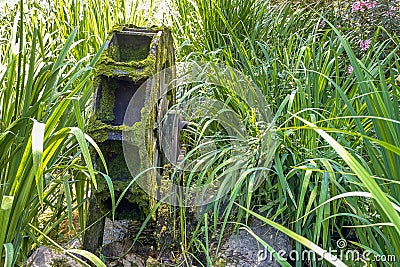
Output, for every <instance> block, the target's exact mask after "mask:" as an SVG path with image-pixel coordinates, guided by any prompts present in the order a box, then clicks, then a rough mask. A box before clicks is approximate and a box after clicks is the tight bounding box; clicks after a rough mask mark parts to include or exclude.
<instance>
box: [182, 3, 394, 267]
mask: <svg viewBox="0 0 400 267" xmlns="http://www.w3.org/2000/svg"><path fill="white" fill-rule="evenodd" d="M239 2H240V1H230V2H229V3H225V2H223V1H211V2H207V3H210V4H209V5H208V4H206V3H204V2H203V1H179V3H177V7H178V11H179V17H177V18H176V20H175V23H176V24H177V25H176V27H175V30H176V32H175V34H176V36H177V40H180V44H181V46H180V47H181V50H179V52H180V54H179V55H180V57H181V58H182V59H185V60H203V61H213V62H223V63H225V64H227V65H229V66H234V67H236V68H238V69H239V70H241V71H242V72H244V73H245V74H247V75H248V77H250V78H251V79H252V80H253V82H254V83H255V84H257V85H258V86H259V88H260V90H261V91H262V92H263V94H264V97H265V101H266V103H267V104H268V106H269V108H270V109H271V110H272V111H273V114H274V117H273V121H274V122H275V125H276V129H275V130H276V133H277V135H278V136H279V140H280V141H279V147H278V149H277V150H276V153H275V157H274V163H273V168H272V170H271V172H270V174H269V175H268V177H267V179H266V182H265V183H264V184H263V186H261V187H260V188H259V189H258V190H257V191H256V192H252V191H251V190H250V188H249V183H248V182H247V183H246V182H244V183H240V184H237V186H238V188H235V189H234V190H233V192H236V193H233V194H231V196H230V197H231V199H230V203H234V202H235V203H237V204H238V205H240V207H244V208H243V209H242V208H241V209H240V210H239V211H243V210H246V212H250V210H255V211H257V210H258V211H257V212H262V213H263V214H268V217H269V219H270V220H275V221H277V222H279V224H280V225H283V226H285V227H286V230H285V229H284V228H282V227H281V226H279V227H277V228H278V229H279V230H281V231H284V232H285V233H286V234H288V235H289V236H290V237H292V238H293V240H296V241H297V242H293V244H294V246H295V248H296V250H297V251H298V252H299V255H301V254H302V252H303V250H304V249H306V248H307V247H308V248H309V246H307V244H305V243H304V242H303V243H302V242H300V241H299V239H298V235H300V236H302V237H305V238H306V239H307V240H308V242H310V243H312V244H317V245H318V246H319V248H322V249H324V250H329V249H330V248H331V249H337V244H336V241H337V240H339V239H340V238H344V239H346V240H347V241H348V246H349V247H348V248H349V249H351V248H357V249H359V250H362V251H368V254H369V255H371V258H372V257H373V256H375V255H395V256H396V257H397V258H398V257H399V256H400V251H399V250H398V247H399V244H398V240H399V234H400V232H399V229H398V225H399V223H400V221H399V214H398V212H399V198H398V196H399V194H398V190H399V180H398V177H399V173H398V170H399V164H400V161H399V160H400V158H399V148H400V143H399V140H400V139H399V136H398V133H399V132H400V131H399V122H400V121H399V119H400V118H399V80H398V79H399V78H398V77H399V71H400V70H399V63H398V62H399V51H398V49H399V38H398V36H396V35H395V34H391V33H388V32H386V31H385V29H384V28H382V27H378V26H377V27H375V34H374V35H373V37H372V39H371V43H370V45H369V47H367V48H363V47H360V44H359V43H358V40H354V38H353V37H352V36H353V34H354V31H355V30H356V29H354V30H353V31H352V30H351V28H350V29H349V28H343V27H342V26H341V25H339V24H338V22H339V21H340V18H338V17H337V16H335V14H337V13H335V12H331V11H330V9H329V8H327V6H325V7H324V9H318V10H314V9H313V8H310V6H309V5H303V6H300V7H299V6H297V5H296V4H292V3H279V4H276V5H266V4H264V3H262V2H261V1H251V5H252V6H256V7H257V8H258V9H257V12H252V13H251V14H250V16H254V17H252V18H253V19H247V20H242V19H241V17H240V16H235V18H234V19H232V18H231V17H229V16H227V15H226V14H225V13H224V11H225V12H226V11H227V10H234V12H238V11H236V10H240V9H241V7H242V6H243V5H241V4H240V3H239ZM246 2H247V1H246ZM249 2H250V1H249ZM249 5H250V4H249ZM222 10H224V11H222ZM234 12H232V13H234ZM239 13H240V12H239ZM235 19H236V20H235ZM255 21H257V22H255ZM238 25H240V27H238ZM257 26H259V27H262V29H259V28H257ZM370 26H371V27H373V25H370ZM245 29H254V32H255V33H256V34H253V31H251V30H245ZM383 31H385V34H388V35H387V36H388V37H387V38H386V39H385V40H384V41H383V42H382V41H378V40H380V38H381V36H382V35H381V34H380V33H381V32H383ZM194 33H198V34H194ZM215 36H219V38H217V37H215ZM220 36H223V38H222V37H220ZM208 43H213V45H214V46H213V48H211V49H210V46H208ZM221 95H223V96H224V97H225V99H231V98H235V96H232V95H229V94H225V93H224V92H223V91H222V93H221ZM210 97H212V98H216V97H217V98H218V97H220V96H219V95H218V94H215V95H210ZM240 102H241V100H239V99H235V100H230V103H232V104H231V105H236V104H237V103H240ZM238 105H239V106H237V107H236V108H235V107H234V109H235V110H239V109H240V108H239V107H241V106H243V103H242V104H238ZM249 151H250V147H249ZM254 158H256V155H254ZM226 160H229V157H227V159H226ZM220 164H221V165H220V167H216V168H223V167H222V166H223V165H224V164H225V161H222V162H221V163H220ZM246 180H247V181H250V180H251V175H250V173H248V177H246V178H245V181H246ZM249 198H250V199H251V205H250V206H249V204H248V202H249ZM218 205H219V204H214V206H218ZM232 207H234V205H228V207H227V208H226V209H225V216H224V217H223V218H222V219H221V218H218V216H215V217H214V218H215V221H214V222H213V223H208V224H207V226H208V228H209V229H208V231H207V232H208V233H210V232H212V233H214V234H217V235H218V234H219V235H220V236H219V240H220V241H221V239H223V231H221V227H222V230H223V229H224V226H225V225H226V224H227V223H228V222H231V223H232V222H233V223H240V222H245V221H243V219H244V218H246V216H242V215H241V213H240V212H239V211H236V212H234V213H233V214H234V216H232V214H231V216H229V215H228V214H229V213H230V212H232V211H233V210H234V209H233V208H232ZM246 207H247V208H246ZM238 212H239V213H238ZM270 220H268V221H266V222H267V223H268V222H270ZM221 222H222V224H221ZM202 223H203V221H202V220H200V224H202ZM275 226H276V225H275ZM198 229H204V227H203V226H202V227H200V226H199V227H198ZM289 229H291V231H289ZM203 235H204V233H202V232H201V230H199V233H197V234H196V235H194V237H199V236H203ZM195 240H196V241H195V243H201V244H202V245H201V246H197V247H196V249H199V250H202V249H201V248H203V250H204V251H206V250H207V249H208V248H207V247H206V245H205V244H204V241H202V240H201V239H198V238H195ZM319 248H315V250H316V251H318V250H319ZM204 253H206V252H204ZM347 263H348V264H349V263H350V261H348V262H347ZM371 263H372V262H371ZM303 264H309V265H312V266H317V265H318V266H319V265H321V264H322V265H325V264H327V262H317V261H312V260H309V261H307V260H305V261H303V262H302V261H301V259H300V260H298V261H297V262H296V266H303ZM337 264H339V262H337ZM372 264H377V265H379V264H383V265H385V266H391V265H392V264H397V262H386V263H382V262H381V263H376V262H375V263H372Z"/></svg>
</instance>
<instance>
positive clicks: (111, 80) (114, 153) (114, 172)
mask: <svg viewBox="0 0 400 267" xmlns="http://www.w3.org/2000/svg"><path fill="white" fill-rule="evenodd" d="M126 27H129V28H133V27H134V26H133V25H128V26H119V27H117V28H114V29H113V31H112V34H110V36H109V38H108V42H109V45H108V47H107V48H106V49H105V50H104V51H103V53H102V54H101V56H100V58H99V60H98V62H97V64H96V66H95V72H96V75H97V80H96V81H95V82H96V84H97V85H98V86H97V87H98V88H100V86H101V95H98V97H100V99H99V101H100V103H98V104H99V105H98V108H97V109H96V111H95V113H94V115H93V116H92V118H91V119H90V120H89V123H88V129H87V132H88V134H89V135H90V136H91V137H92V138H93V139H94V140H95V141H96V142H97V144H98V145H99V147H100V148H101V150H102V153H103V154H104V156H105V158H106V161H107V167H108V170H109V176H110V177H111V179H112V180H113V186H114V191H115V195H116V198H117V199H118V197H119V196H120V195H121V193H122V192H123V191H124V190H125V188H126V187H127V186H128V184H129V183H130V181H131V180H132V179H133V178H132V175H131V174H130V172H129V170H128V168H127V166H126V162H125V158H124V154H123V151H122V145H116V143H113V142H117V141H110V140H108V137H109V134H110V132H124V133H129V134H128V135H127V136H129V137H128V139H129V140H126V141H127V142H128V143H130V144H131V145H132V146H134V147H136V148H137V153H136V154H137V155H138V157H139V160H136V161H135V162H140V163H139V165H140V166H138V169H140V170H144V169H147V168H148V167H149V166H150V165H151V164H150V163H152V162H153V159H154V151H153V150H154V148H153V144H154V140H153V138H154V136H153V127H154V124H155V121H156V109H155V108H154V107H153V106H150V105H148V104H146V105H145V106H144V107H143V108H142V110H141V118H142V121H140V122H136V123H135V124H133V125H132V126H126V125H120V126H113V125H110V124H107V122H111V121H113V120H114V119H115V118H114V106H115V94H114V92H115V90H116V89H117V86H118V85H117V83H116V80H115V78H123V79H127V78H129V80H131V81H132V83H135V82H138V81H139V80H141V79H143V78H148V77H151V76H152V75H154V74H155V73H156V71H157V70H161V68H163V66H165V64H166V61H167V57H168V56H171V55H166V54H167V52H166V49H165V47H161V46H164V45H165V40H164V39H165V38H166V37H165V36H164V35H161V37H160V36H158V35H154V37H153V39H152V40H151V42H150V45H148V44H146V45H143V46H141V47H139V49H137V51H133V53H132V54H129V55H128V54H126V53H131V52H132V50H129V49H128V48H130V47H129V46H126V47H123V46H120V47H118V44H117V41H115V40H114V41H112V38H113V35H114V34H116V33H118V32H120V31H123V30H124V29H126ZM152 30H154V31H158V30H164V28H163V27H152ZM168 34H169V32H168ZM168 36H169V35H168ZM160 38H161V39H160ZM122 43H123V42H122ZM160 45H161V46H160ZM154 47H157V51H156V53H154V52H155V51H152V49H154ZM121 58H122V59H125V61H121ZM127 59H132V60H127ZM171 61H172V60H171ZM158 91H159V85H158V84H156V85H155V86H154V87H152V90H151V92H150V95H149V96H148V102H150V103H157V93H158ZM97 93H99V92H97ZM95 154H96V153H95V152H93V153H92V155H95ZM93 157H94V161H95V162H96V165H97V166H102V164H101V162H100V161H99V158H98V157H96V156H93ZM100 171H103V172H104V171H105V170H104V169H100ZM145 179H146V181H148V187H149V188H150V189H151V190H154V191H155V190H157V182H156V178H155V177H150V175H149V174H147V177H146V178H145ZM97 182H98V188H97V190H96V191H95V196H96V199H97V201H98V202H99V206H100V208H101V209H102V210H103V211H104V212H106V211H109V210H110V208H111V201H110V194H109V189H108V186H107V183H106V181H105V179H104V177H103V176H101V175H99V176H98V177H97ZM123 201H124V203H121V204H120V205H119V208H120V209H118V208H117V214H116V215H117V216H116V218H117V219H122V218H125V219H133V220H143V219H144V218H145V216H147V215H148V214H149V212H150V210H151V208H152V207H153V206H154V204H155V203H154V199H153V198H152V197H150V196H149V195H148V194H147V193H146V192H144V191H143V190H142V189H141V188H140V187H139V185H138V184H136V183H134V184H133V185H132V186H131V187H130V189H129V190H128V192H127V194H126V195H125V197H124V200H123ZM125 206H129V207H130V209H124V207H125Z"/></svg>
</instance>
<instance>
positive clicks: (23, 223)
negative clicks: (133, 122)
mask: <svg viewBox="0 0 400 267" xmlns="http://www.w3.org/2000/svg"><path fill="white" fill-rule="evenodd" d="M142 7H143V2H142V1H123V0H121V1H118V0H116V1H108V0H107V1H97V0H87V1H75V0H74V1H63V0H62V1H20V2H19V3H18V4H17V5H16V6H13V7H11V8H7V9H5V12H4V13H2V15H1V16H0V51H1V53H0V118H1V119H0V129H1V134H0V151H1V156H0V157H1V160H0V177H1V178H0V204H1V210H0V221H1V228H0V265H3V264H4V265H6V266H14V265H21V264H22V263H23V262H24V261H25V260H26V258H27V257H28V256H29V255H30V252H31V251H32V249H34V248H35V247H36V246H38V245H40V244H43V243H48V242H50V241H51V239H49V236H53V237H54V236H55V237H56V238H57V235H54V233H55V232H57V230H58V229H59V227H60V223H61V222H62V221H65V220H66V221H67V222H68V227H69V229H70V230H72V229H73V228H75V227H76V225H74V224H73V213H76V214H77V215H78V217H79V228H80V230H81V231H84V230H85V220H86V200H87V199H88V197H89V194H90V188H91V187H92V186H96V178H95V177H96V176H95V174H96V171H95V170H94V169H93V165H92V162H91V158H90V156H89V148H88V146H89V145H93V146H94V147H95V148H96V149H98V148H97V146H96V144H95V143H94V142H93V140H92V139H91V138H90V137H89V136H87V135H86V134H85V133H84V132H85V120H86V118H87V116H88V114H89V113H90V112H91V98H92V97H91V96H92V90H93V86H92V75H93V67H94V64H95V63H96V61H97V58H98V56H99V54H100V53H101V51H102V48H101V47H102V45H103V42H104V40H105V38H106V36H107V34H108V31H109V30H111V29H112V27H114V26H115V25H118V24H126V23H132V24H136V25H139V26H143V25H147V24H151V23H153V22H154V19H153V17H152V16H151V14H153V13H154V12H155V11H156V9H155V6H154V3H153V2H151V3H148V5H147V8H142ZM75 230H78V229H75ZM49 240H50V241H49ZM51 242H52V241H51ZM69 253H70V252H69ZM73 253H77V254H80V255H82V256H84V257H89V258H91V259H92V260H93V261H94V262H96V261H97V263H96V265H101V263H100V262H98V260H97V259H95V258H93V256H92V255H89V254H87V253H85V252H81V251H77V250H75V251H73Z"/></svg>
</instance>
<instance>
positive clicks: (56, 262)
mask: <svg viewBox="0 0 400 267" xmlns="http://www.w3.org/2000/svg"><path fill="white" fill-rule="evenodd" d="M24 266H31V267H57V266H60V267H61V266H62V267H80V266H85V265H84V264H83V263H81V262H79V261H77V260H76V259H74V258H72V257H71V256H69V255H67V254H64V253H62V252H61V251H57V250H55V249H51V248H48V247H44V246H41V247H39V248H38V249H37V250H36V251H35V252H34V253H33V254H32V255H31V256H30V257H29V258H28V260H27V262H26V263H25V265H24Z"/></svg>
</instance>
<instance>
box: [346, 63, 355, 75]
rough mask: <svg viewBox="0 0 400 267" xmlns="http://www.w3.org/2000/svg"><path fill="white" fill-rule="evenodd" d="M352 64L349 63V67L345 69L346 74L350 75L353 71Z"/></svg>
mask: <svg viewBox="0 0 400 267" xmlns="http://www.w3.org/2000/svg"><path fill="white" fill-rule="evenodd" d="M353 70H354V69H353V66H351V65H350V67H349V69H348V70H347V75H350V74H351V73H352V72H353Z"/></svg>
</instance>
